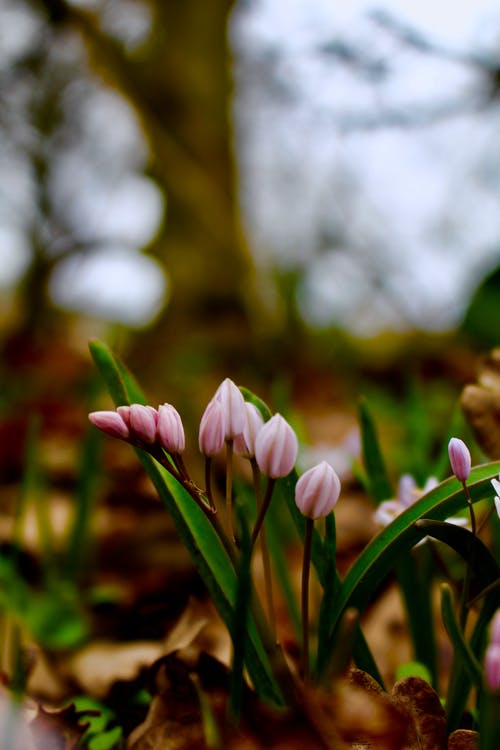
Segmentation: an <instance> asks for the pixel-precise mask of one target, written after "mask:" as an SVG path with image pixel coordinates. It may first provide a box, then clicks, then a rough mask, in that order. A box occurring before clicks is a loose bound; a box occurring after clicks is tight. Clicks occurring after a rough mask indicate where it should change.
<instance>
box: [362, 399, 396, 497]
mask: <svg viewBox="0 0 500 750" xmlns="http://www.w3.org/2000/svg"><path fill="white" fill-rule="evenodd" d="M359 424H360V428H361V447H362V451H363V464H364V467H365V471H366V477H367V481H368V487H369V491H370V494H371V496H372V497H373V499H374V500H375V502H376V503H380V502H382V500H387V499H388V498H390V497H392V495H393V490H392V485H391V483H390V481H389V477H388V474H387V470H386V468H385V463H384V459H383V456H382V451H381V449H380V444H379V440H378V435H377V430H376V427H375V423H374V421H373V419H372V415H371V413H370V410H369V409H368V406H367V404H366V401H365V400H364V399H361V400H360V402H359Z"/></svg>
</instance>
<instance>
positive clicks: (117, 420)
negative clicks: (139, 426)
mask: <svg viewBox="0 0 500 750" xmlns="http://www.w3.org/2000/svg"><path fill="white" fill-rule="evenodd" d="M89 420H90V421H91V422H92V424H93V425H94V426H95V427H97V428H98V429H99V430H102V432H105V433H106V435H111V437H116V438H120V439H121V440H127V438H128V437H129V434H130V433H129V429H128V427H127V425H126V424H125V422H124V421H123V419H122V418H121V416H120V415H119V414H117V413H116V411H93V412H91V413H90V414H89Z"/></svg>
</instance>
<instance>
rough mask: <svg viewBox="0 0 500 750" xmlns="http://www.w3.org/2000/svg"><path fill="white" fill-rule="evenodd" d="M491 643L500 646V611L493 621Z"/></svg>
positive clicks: (498, 610) (499, 610) (496, 613)
mask: <svg viewBox="0 0 500 750" xmlns="http://www.w3.org/2000/svg"><path fill="white" fill-rule="evenodd" d="M490 643H496V644H497V645H498V646H500V609H497V611H496V612H495V614H494V615H493V619H492V621H491V628H490Z"/></svg>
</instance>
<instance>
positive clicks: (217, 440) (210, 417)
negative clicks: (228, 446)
mask: <svg viewBox="0 0 500 750" xmlns="http://www.w3.org/2000/svg"><path fill="white" fill-rule="evenodd" d="M224 440H225V436H224V415H223V413H222V404H221V402H220V401H219V399H218V398H216V397H214V398H213V399H212V400H211V401H210V402H209V403H208V405H207V408H206V409H205V411H204V413H203V416H202V418H201V422H200V431H199V435H198V444H199V446H200V451H201V452H202V453H203V455H204V456H207V457H209V458H211V457H212V456H215V455H216V454H217V453H219V451H220V450H222V446H223V445H224Z"/></svg>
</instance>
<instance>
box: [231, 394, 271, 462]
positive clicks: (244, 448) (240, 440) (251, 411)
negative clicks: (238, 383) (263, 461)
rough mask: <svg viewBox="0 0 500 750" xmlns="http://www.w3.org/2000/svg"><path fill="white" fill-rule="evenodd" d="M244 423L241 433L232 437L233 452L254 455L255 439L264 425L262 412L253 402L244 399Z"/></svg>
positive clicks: (249, 456) (248, 455)
mask: <svg viewBox="0 0 500 750" xmlns="http://www.w3.org/2000/svg"><path fill="white" fill-rule="evenodd" d="M245 413H246V423H245V427H244V429H243V433H242V434H241V435H237V436H236V437H235V439H234V452H235V453H237V454H238V455H239V456H244V457H245V458H253V457H254V456H255V440H256V439H257V435H258V433H259V432H260V430H261V428H262V426H263V425H264V419H263V417H262V414H261V413H260V411H259V410H258V409H257V407H256V406H254V404H251V403H250V402H249V401H245Z"/></svg>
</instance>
